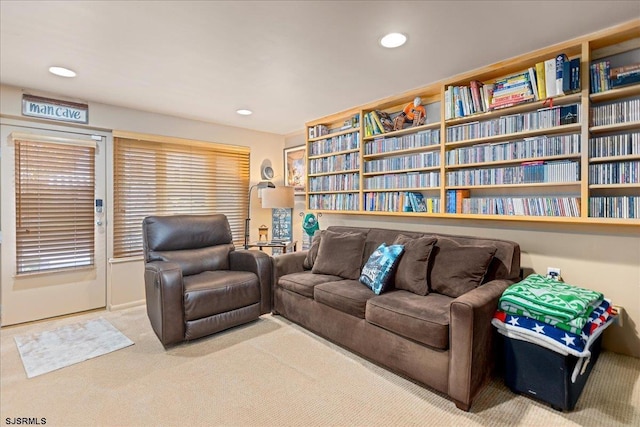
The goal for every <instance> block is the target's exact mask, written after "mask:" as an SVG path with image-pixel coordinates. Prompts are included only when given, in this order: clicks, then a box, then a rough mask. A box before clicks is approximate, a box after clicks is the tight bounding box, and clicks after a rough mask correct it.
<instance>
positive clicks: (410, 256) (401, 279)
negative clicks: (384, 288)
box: [393, 234, 437, 295]
mask: <svg viewBox="0 0 640 427" xmlns="http://www.w3.org/2000/svg"><path fill="white" fill-rule="evenodd" d="M436 241H437V239H436V238H435V237H428V236H425V237H418V238H413V237H409V236H405V235H404V234H399V235H398V237H396V240H395V241H394V242H393V244H394V245H403V246H404V254H403V255H402V257H401V258H400V262H399V263H398V267H397V268H396V278H395V286H396V289H404V290H405V291H409V292H413V293H414V294H417V295H427V294H428V293H429V284H428V283H427V268H428V265H429V258H430V256H431V251H432V249H433V245H434V244H435V243H436Z"/></svg>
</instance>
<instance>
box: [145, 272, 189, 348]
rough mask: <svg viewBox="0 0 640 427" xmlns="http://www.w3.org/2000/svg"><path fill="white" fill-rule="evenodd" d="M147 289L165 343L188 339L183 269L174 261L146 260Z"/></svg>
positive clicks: (151, 316) (152, 318) (154, 322)
mask: <svg viewBox="0 0 640 427" xmlns="http://www.w3.org/2000/svg"><path fill="white" fill-rule="evenodd" d="M144 289H145V294H146V299H147V314H148V315H149V320H150V321H151V326H152V327H153V330H154V331H155V333H156V335H157V336H158V338H159V339H160V341H161V342H162V344H163V345H165V346H167V345H171V344H176V343H179V342H182V341H183V340H184V331H185V324H184V304H183V299H184V284H183V282H182V270H181V269H180V266H179V265H178V264H176V263H173V262H166V261H153V262H148V263H146V264H145V269H144Z"/></svg>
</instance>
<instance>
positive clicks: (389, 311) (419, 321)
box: [365, 290, 454, 350]
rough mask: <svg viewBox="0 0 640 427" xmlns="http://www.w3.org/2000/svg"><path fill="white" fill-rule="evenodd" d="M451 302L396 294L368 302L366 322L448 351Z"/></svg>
mask: <svg viewBox="0 0 640 427" xmlns="http://www.w3.org/2000/svg"><path fill="white" fill-rule="evenodd" d="M453 300H454V299H453V298H451V297H448V296H446V295H439V294H435V293H431V294H429V295H426V296H422V295H416V294H414V293H412V292H408V291H403V290H395V291H392V292H388V293H386V294H384V295H380V296H376V297H374V298H371V299H369V300H368V301H367V306H366V315H365V319H366V320H367V322H369V323H372V324H374V325H376V326H379V327H381V328H384V329H386V330H388V331H391V332H393V333H396V334H398V335H402V336H403V337H406V338H410V339H412V340H415V341H417V342H419V343H422V344H425V345H428V346H431V347H435V348H439V349H442V350H446V349H447V348H448V347H449V306H450V305H451V302H452V301H453Z"/></svg>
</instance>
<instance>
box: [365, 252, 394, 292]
mask: <svg viewBox="0 0 640 427" xmlns="http://www.w3.org/2000/svg"><path fill="white" fill-rule="evenodd" d="M403 252H404V246H403V245H391V246H387V245H386V244H384V243H383V244H381V245H380V246H378V249H376V250H375V251H373V253H372V254H371V256H370V257H369V260H368V261H367V263H366V264H365V266H364V267H363V268H362V273H361V274H360V283H362V284H364V285H366V286H368V287H369V288H371V290H372V291H373V292H374V293H375V294H376V295H380V294H381V293H382V292H384V291H386V290H387V289H388V287H389V284H390V283H391V277H392V276H393V270H394V269H395V267H396V265H398V262H399V261H400V256H401V255H402V253H403Z"/></svg>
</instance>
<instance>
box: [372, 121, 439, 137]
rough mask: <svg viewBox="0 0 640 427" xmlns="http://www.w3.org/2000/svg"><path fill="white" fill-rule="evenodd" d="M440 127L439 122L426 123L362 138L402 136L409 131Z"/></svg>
mask: <svg viewBox="0 0 640 427" xmlns="http://www.w3.org/2000/svg"><path fill="white" fill-rule="evenodd" d="M439 128H440V123H439V122H438V123H428V124H426V125H421V126H413V127H408V128H406V129H402V130H394V131H391V132H385V133H379V134H377V135H371V136H367V137H365V138H363V139H364V140H365V141H373V140H374V139H378V138H390V137H394V136H402V135H408V134H411V133H418V132H420V131H423V130H428V129H439Z"/></svg>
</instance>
